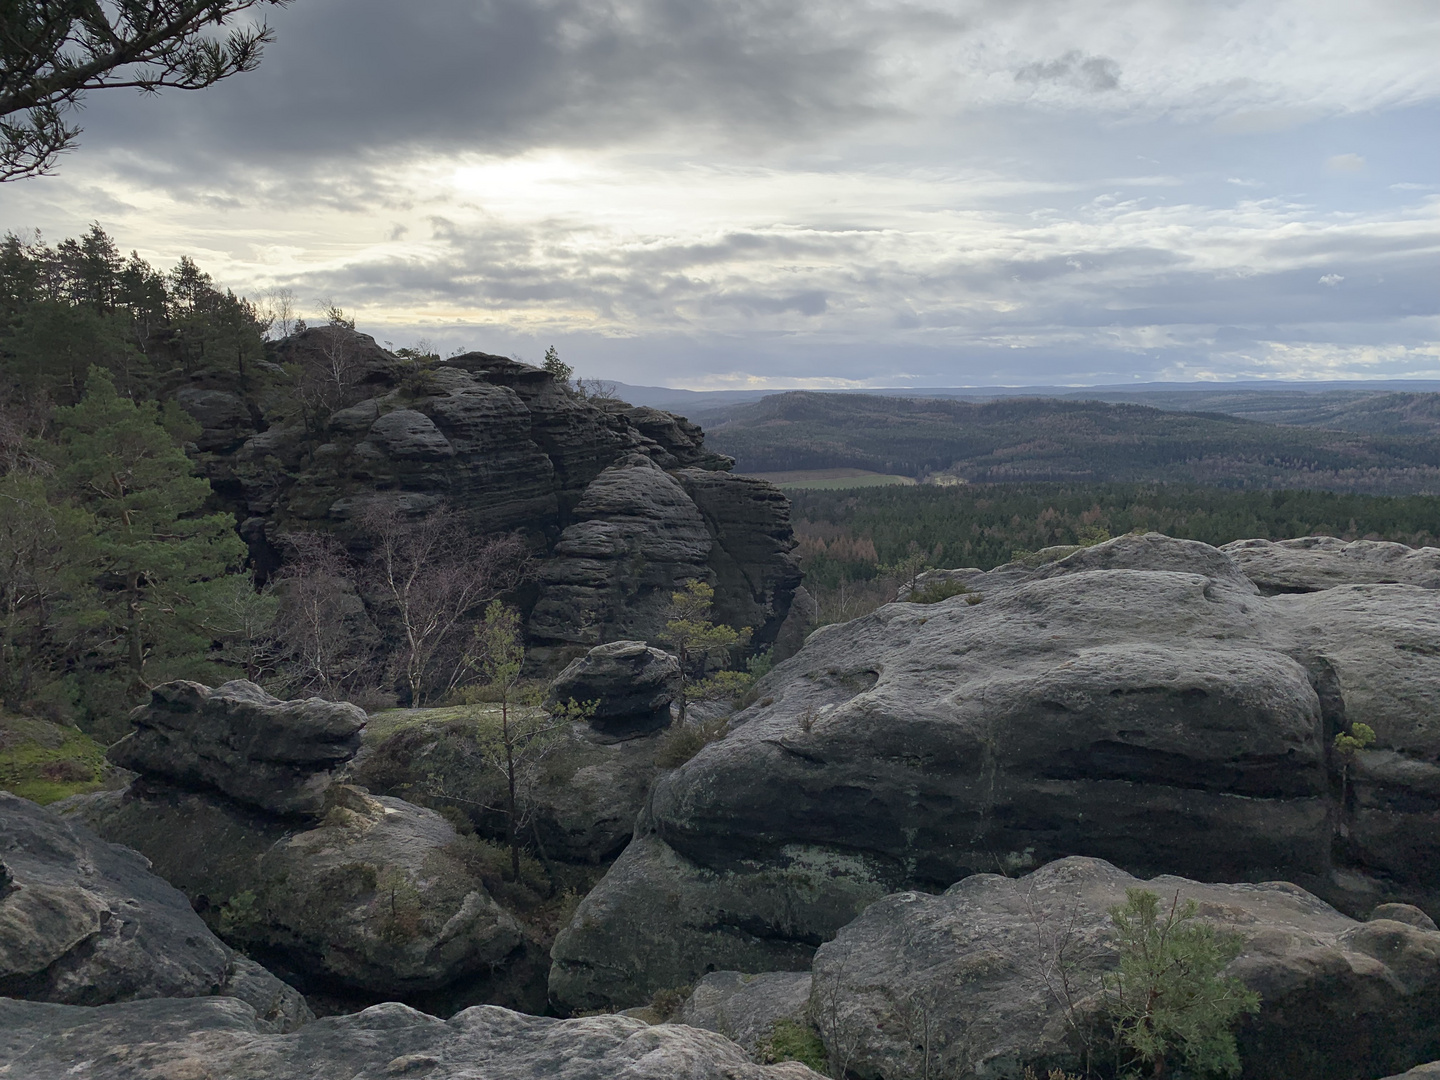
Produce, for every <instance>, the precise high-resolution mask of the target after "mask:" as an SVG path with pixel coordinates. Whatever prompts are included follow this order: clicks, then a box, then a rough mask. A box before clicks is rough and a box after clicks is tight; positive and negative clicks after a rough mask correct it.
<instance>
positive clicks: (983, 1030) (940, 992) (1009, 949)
mask: <svg viewBox="0 0 1440 1080" xmlns="http://www.w3.org/2000/svg"><path fill="white" fill-rule="evenodd" d="M1135 887H1143V888H1146V889H1149V890H1150V891H1152V892H1154V893H1156V894H1158V895H1160V896H1161V897H1163V898H1164V899H1165V902H1166V905H1167V907H1168V905H1169V903H1170V899H1171V897H1173V896H1175V895H1176V894H1177V893H1178V895H1179V897H1180V902H1181V903H1182V904H1183V903H1184V902H1185V901H1186V900H1192V899H1193V900H1195V901H1196V902H1197V904H1198V905H1199V916H1200V918H1201V920H1202V921H1204V922H1205V923H1208V924H1210V925H1212V926H1214V927H1216V928H1217V929H1220V930H1222V931H1225V932H1231V933H1235V934H1238V935H1240V937H1241V939H1242V940H1243V942H1244V945H1243V951H1242V952H1241V954H1240V956H1239V957H1238V958H1237V959H1236V960H1234V961H1233V962H1232V963H1231V964H1230V966H1229V968H1228V969H1227V972H1228V974H1230V975H1233V976H1235V977H1236V978H1239V979H1240V980H1241V981H1242V982H1244V983H1245V984H1246V985H1247V986H1248V987H1249V988H1250V989H1251V990H1254V991H1256V992H1257V993H1258V994H1259V996H1260V1002H1261V1007H1260V1011H1259V1013H1257V1014H1255V1015H1254V1016H1251V1017H1246V1018H1242V1020H1241V1021H1240V1023H1239V1025H1238V1028H1237V1039H1238V1042H1239V1048H1240V1059H1241V1062H1242V1065H1243V1073H1242V1074H1241V1075H1242V1076H1243V1077H1245V1078H1246V1080H1272V1078H1275V1077H1295V1078H1299V1077H1305V1078H1306V1080H1357V1078H1364V1077H1377V1076H1383V1075H1385V1074H1387V1073H1390V1072H1395V1071H1399V1070H1402V1069H1405V1068H1407V1067H1409V1066H1412V1065H1415V1064H1417V1063H1419V1062H1423V1061H1428V1060H1430V1059H1431V1058H1433V1057H1434V1056H1435V1055H1436V1054H1440V933H1437V932H1436V931H1434V930H1430V929H1421V928H1418V927H1415V926H1413V925H1411V924H1410V923H1406V922H1398V921H1395V920H1391V919H1383V918H1382V919H1378V920H1372V921H1370V922H1366V923H1360V922H1356V921H1354V920H1353V919H1348V918H1346V917H1345V916H1343V915H1341V914H1340V913H1339V912H1337V911H1335V910H1334V909H1333V908H1331V907H1330V906H1329V905H1327V904H1325V903H1323V902H1321V901H1320V900H1319V899H1317V898H1316V897H1314V896H1312V895H1310V894H1309V893H1306V892H1305V891H1304V890H1302V889H1299V888H1296V887H1295V886H1293V885H1288V884H1284V883H1274V882H1271V883H1267V884H1261V885H1215V884H1201V883H1199V882H1194V881H1189V880H1186V879H1184V878H1178V877H1157V878H1154V879H1152V880H1150V881H1148V882H1141V881H1139V880H1137V879H1136V878H1134V877H1131V876H1130V875H1129V874H1126V873H1124V872H1123V871H1120V870H1118V869H1116V868H1115V867H1114V866H1111V865H1110V864H1109V863H1106V862H1102V861H1100V860H1098V859H1085V858H1069V859H1062V860H1060V861H1058V862H1053V863H1050V864H1049V865H1047V866H1045V867H1042V868H1041V869H1039V870H1037V871H1035V872H1034V873H1031V874H1029V875H1027V876H1025V877H1022V878H1020V879H1018V880H1017V879H1013V878H1007V877H1002V876H1000V875H998V874H976V875H974V876H972V877H969V878H966V879H965V880H964V881H961V882H959V883H957V884H956V885H954V886H952V887H951V888H950V889H948V890H946V892H945V893H944V895H942V896H930V895H925V894H923V893H915V892H906V893H899V894H896V895H892V896H887V897H886V898H885V899H883V900H881V901H879V902H878V903H875V904H872V905H871V906H870V907H869V908H868V909H867V910H866V912H865V914H863V915H862V916H861V917H860V918H858V919H856V920H855V921H854V922H853V923H851V924H850V925H848V926H846V927H845V928H843V929H842V930H841V931H840V933H839V934H838V935H837V936H836V938H835V939H834V940H833V941H831V942H829V943H828V944H826V945H823V946H821V948H820V950H819V951H818V952H817V953H816V956H815V963H814V985H813V989H812V992H811V995H810V1007H811V1014H812V1015H813V1016H815V1017H816V1018H817V1019H818V1027H819V1030H820V1033H821V1036H822V1038H824V1039H825V1041H826V1043H827V1046H828V1047H829V1048H830V1050H831V1051H832V1053H834V1054H836V1055H837V1057H838V1058H839V1059H840V1060H847V1061H848V1065H849V1069H850V1070H851V1072H852V1073H853V1075H855V1076H857V1077H862V1078H866V1080H875V1078H879V1077H889V1076H918V1075H921V1070H920V1068H919V1065H920V1062H919V1055H922V1054H923V1055H926V1056H927V1057H928V1061H929V1067H930V1068H931V1069H932V1070H934V1071H935V1072H936V1073H938V1074H940V1075H966V1076H978V1077H986V1078H988V1077H1002V1076H1018V1075H1019V1073H1020V1069H1021V1067H1022V1066H1023V1065H1024V1064H1034V1065H1043V1066H1047V1067H1067V1068H1071V1069H1077V1068H1081V1067H1082V1060H1081V1051H1082V1047H1083V1043H1082V1042H1081V1041H1080V1039H1079V1038H1078V1037H1077V1029H1078V1031H1082V1032H1083V1031H1086V1030H1089V1029H1091V1028H1092V1027H1093V1026H1094V1025H1095V1024H1096V1017H1095V1013H1096V1011H1097V1008H1098V1007H1099V1003H1100V998H1101V993H1102V989H1101V985H1100V979H1101V974H1102V973H1103V972H1107V971H1110V970H1113V969H1114V967H1115V966H1116V965H1117V963H1118V956H1117V953H1116V950H1115V947H1114V943H1113V937H1112V934H1113V928H1112V925H1111V923H1110V919H1109V917H1108V914H1107V913H1108V911H1109V909H1110V908H1112V907H1114V906H1117V905H1123V904H1124V903H1125V900H1126V889H1127V888H1135Z"/></svg>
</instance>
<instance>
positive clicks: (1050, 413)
mask: <svg viewBox="0 0 1440 1080" xmlns="http://www.w3.org/2000/svg"><path fill="white" fill-rule="evenodd" d="M1412 407H1413V406H1412ZM697 419H698V420H699V421H700V422H701V423H703V424H704V425H705V427H706V430H707V432H708V439H709V442H710V444H711V445H712V446H714V447H715V448H716V449H717V450H720V451H722V452H724V453H727V454H730V455H732V456H733V457H735V459H736V461H737V467H738V468H739V469H740V470H742V471H746V472H782V471H788V470H799V469H825V468H837V467H851V468H860V469H872V470H874V471H876V472H882V473H897V474H900V475H904V476H914V477H920V478H923V477H925V476H927V475H930V474H934V473H948V474H951V475H953V476H955V477H957V478H960V479H963V480H967V481H970V482H972V483H1019V482H1026V481H1051V482H1090V483H1115V482H1122V483H1123V482H1132V483H1133V482H1145V481H1165V482H1170V483H1186V484H1195V485H1213V486H1218V487H1232V488H1318V489H1325V490H1332V491H1354V492H1369V493H1375V494H1425V493H1435V492H1440V440H1437V439H1435V438H1432V437H1425V436H1421V435H1380V434H1361V433H1356V432H1344V431H1332V430H1328V429H1323V428H1313V427H1288V426H1280V425H1275V424H1266V423H1261V422H1258V421H1252V420H1246V419H1242V418H1238V417H1234V416H1227V415H1222V414H1218V413H1185V412H1173V411H1161V410H1159V409H1154V408H1150V407H1147V406H1143V405H1129V404H1110V403H1105V402H1097V401H1061V400H1055V399H1049V398H1009V399H1002V400H1000V401H993V402H983V403H972V402H964V401H946V400H935V399H928V400H927V399H907V398H890V397H878V396H871V395H861V394H822V393H813V392H809V391H796V392H792V393H787V394H777V395H775V396H774V397H770V398H766V399H764V400H763V401H759V402H756V403H754V404H750V405H742V406H736V407H733V408H730V409H725V410H715V411H712V412H706V413H697Z"/></svg>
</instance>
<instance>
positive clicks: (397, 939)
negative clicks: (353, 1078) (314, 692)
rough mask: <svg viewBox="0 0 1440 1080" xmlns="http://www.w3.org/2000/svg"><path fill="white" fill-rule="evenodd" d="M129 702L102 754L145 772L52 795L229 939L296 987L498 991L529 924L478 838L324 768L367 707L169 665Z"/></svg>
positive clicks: (348, 750) (374, 993)
mask: <svg viewBox="0 0 1440 1080" xmlns="http://www.w3.org/2000/svg"><path fill="white" fill-rule="evenodd" d="M187 710H188V711H187ZM187 718H188V719H187ZM134 719H135V721H136V723H137V724H138V725H140V727H139V730H137V731H136V732H135V733H133V734H132V735H131V736H128V737H127V738H126V739H125V740H122V741H121V742H120V743H117V744H116V748H115V749H114V750H112V754H113V756H114V757H115V758H116V759H117V760H118V761H119V762H121V763H123V764H124V765H125V767H127V768H133V769H136V770H137V771H139V772H140V773H141V777H140V779H139V780H137V781H135V782H134V783H132V784H131V785H130V787H129V788H127V789H126V790H124V791H115V792H99V793H96V794H93V795H81V796H75V797H73V798H71V799H68V800H65V801H64V802H62V803H61V804H57V805H58V806H59V808H60V809H61V810H62V811H63V812H64V813H65V814H67V815H70V816H72V817H75V818H80V819H83V820H84V821H85V822H86V823H87V824H89V825H90V826H91V827H92V828H94V829H95V830H96V831H97V832H99V833H100V834H101V835H102V836H104V837H105V838H106V839H107V840H111V841H113V842H115V843H123V844H126V845H128V846H130V847H133V848H135V849H136V850H138V851H140V852H141V853H142V854H144V855H145V856H146V857H147V858H148V859H149V860H150V861H151V863H152V864H153V865H154V868H155V871H156V872H157V873H159V874H160V875H161V876H162V877H164V878H165V879H166V880H167V881H169V882H170V883H172V884H173V885H175V886H177V887H178V888H179V889H181V890H182V891H183V892H184V893H185V894H186V895H187V896H189V897H190V898H191V899H192V901H193V902H194V903H195V905H196V907H198V908H200V909H202V910H203V911H204V912H205V913H206V915H207V917H208V918H210V919H211V920H212V922H213V924H214V925H215V927H216V928H217V929H218V930H219V931H220V932H222V933H223V934H224V935H225V936H226V937H227V938H228V939H229V940H230V941H232V942H234V943H235V944H237V945H240V946H242V947H244V948H245V949H246V951H247V952H251V953H253V954H254V955H257V956H260V957H262V958H264V959H265V960H266V962H267V963H271V964H273V965H274V966H275V967H276V968H277V969H278V970H282V971H284V972H285V973H286V974H287V977H293V979H294V981H295V982H296V983H297V985H300V986H301V987H302V988H303V989H305V990H306V991H307V992H315V991H321V992H327V993H330V992H333V993H339V994H341V995H345V994H349V995H352V996H359V997H361V998H362V999H363V998H364V997H366V996H369V997H370V999H371V1000H374V998H375V997H393V996H410V997H415V996H417V995H419V996H424V995H427V994H430V995H439V996H438V997H437V998H436V1000H441V999H443V998H444V995H445V994H446V993H447V992H450V991H455V992H460V993H462V994H464V993H471V994H473V995H474V996H472V997H471V998H470V1000H472V1001H473V1000H475V998H476V997H483V996H485V995H486V994H488V993H490V992H492V991H493V992H494V993H496V994H497V995H500V994H503V993H505V992H506V991H505V990H504V989H502V988H500V987H499V985H498V984H499V983H500V982H503V975H497V972H498V971H499V970H500V969H502V968H504V966H505V965H506V963H507V962H508V961H509V960H511V959H512V958H514V957H515V956H516V955H517V954H519V953H521V952H523V949H524V946H525V939H524V935H523V933H522V931H521V929H520V927H519V925H518V924H517V923H516V921H515V919H514V918H513V917H512V916H511V915H510V914H509V913H508V912H506V911H505V910H504V909H502V908H501V907H500V906H499V905H498V904H497V903H496V902H495V901H494V899H492V898H491V896H490V894H489V893H488V892H487V891H486V888H485V886H484V884H483V882H482V880H481V877H480V869H479V866H478V865H477V858H478V856H477V853H475V852H474V851H472V850H471V846H470V845H471V844H473V842H467V841H465V840H464V839H463V838H462V837H460V836H459V835H457V834H456V832H455V830H454V828H453V826H452V825H451V824H450V823H449V822H448V821H446V820H445V819H444V818H442V817H441V816H440V815H439V814H437V813H435V812H434V811H433V810H427V809H424V808H422V807H419V806H414V805H412V804H410V803H407V802H403V801H402V800H399V799H389V798H378V799H377V798H372V797H370V796H369V795H367V794H366V793H365V792H363V791H361V790H359V789H358V788H354V787H351V786H349V785H347V784H341V783H338V782H337V781H336V780H335V777H334V775H333V774H334V770H335V769H336V768H338V767H339V766H342V765H344V764H345V763H346V762H347V760H348V759H349V757H350V756H351V755H352V754H354V752H355V750H356V749H357V748H358V745H359V732H360V728H361V727H362V726H363V724H364V720H365V714H364V713H363V712H361V711H360V710H358V709H356V708H355V707H354V706H350V705H336V704H333V703H329V702H323V701H308V702H281V701H276V700H274V699H272V698H268V696H267V695H265V694H264V693H263V692H262V691H260V689H259V688H258V687H256V686H254V685H252V684H250V683H243V682H242V683H227V684H226V685H225V686H223V687H220V688H219V689H217V690H214V691H210V690H207V689H206V688H205V687H202V686H198V685H197V684H194V683H168V684H166V685H164V686H162V687H158V688H157V689H156V690H155V691H153V692H152V700H151V702H150V704H149V705H147V706H144V707H142V708H140V709H137V710H136V712H135V714H134ZM152 735H153V737H154V738H153V741H147V740H148V739H149V737H150V736H152ZM137 743H138V744H139V748H138V749H137V748H136V744H137ZM127 747H128V749H127ZM216 747H219V748H220V750H216V749H215V748H216ZM222 751H223V752H222ZM277 758H284V759H285V760H286V762H287V764H286V765H285V768H284V769H281V770H279V771H277V769H276V768H275V762H276V759H277ZM296 761H300V762H305V763H307V764H309V765H311V766H319V769H318V771H313V772H312V771H303V770H301V771H299V772H298V773H296V772H294V771H291V766H292V765H293V763H294V762H296ZM277 776H279V777H280V779H281V780H283V781H285V783H281V782H277V780H276V777H277ZM247 777H252V778H253V779H252V780H251V781H250V783H249V784H247V782H246V778H247ZM287 783H288V785H289V786H286V785H287ZM282 811H283V812H282Z"/></svg>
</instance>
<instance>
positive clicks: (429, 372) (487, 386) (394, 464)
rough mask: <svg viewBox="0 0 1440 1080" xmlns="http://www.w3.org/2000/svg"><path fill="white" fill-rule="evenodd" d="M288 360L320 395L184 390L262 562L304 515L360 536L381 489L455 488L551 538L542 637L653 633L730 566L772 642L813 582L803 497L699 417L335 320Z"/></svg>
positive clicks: (720, 589)
mask: <svg viewBox="0 0 1440 1080" xmlns="http://www.w3.org/2000/svg"><path fill="white" fill-rule="evenodd" d="M275 359H276V360H277V361H279V362H280V363H281V364H282V365H286V366H287V368H288V370H292V371H296V370H303V371H307V372H309V373H310V374H309V376H307V378H309V379H310V380H311V381H312V382H315V380H316V379H317V378H318V382H316V385H315V387H313V388H312V390H311V391H310V392H309V396H306V394H305V393H297V392H296V389H295V388H294V387H291V388H290V389H289V390H285V391H279V390H276V391H269V392H267V393H265V394H260V395H258V396H257V397H254V398H247V397H246V396H245V395H243V394H239V393H237V392H236V391H235V389H234V388H219V387H208V386H206V387H202V386H196V387H187V388H185V389H184V390H183V391H181V392H180V394H179V398H178V400H179V401H180V404H181V405H182V406H183V407H184V408H185V409H186V410H187V411H189V412H190V414H191V415H192V416H194V417H195V418H196V419H197V420H198V421H199V422H200V423H201V426H202V428H203V432H202V435H201V437H200V439H199V440H198V442H197V446H198V447H199V450H200V465H201V468H202V470H203V471H204V472H205V474H206V475H207V476H209V478H210V479H211V481H212V483H213V484H214V485H215V488H216V491H217V493H218V494H220V495H221V497H222V498H223V499H225V500H227V501H228V502H229V503H231V504H232V505H233V507H234V509H235V510H236V513H237V516H238V517H239V518H240V520H241V522H242V525H241V535H242V536H243V537H244V538H245V539H246V541H247V542H248V543H249V544H250V545H251V549H252V554H254V556H255V557H256V560H257V564H259V565H261V566H267V567H268V566H273V565H274V564H275V560H276V559H277V558H278V551H277V547H278V545H279V543H280V540H281V538H282V537H283V535H284V534H285V533H287V532H291V531H297V530H314V529H321V530H328V531H333V532H335V533H337V534H338V535H339V536H341V537H342V538H343V539H345V540H346V541H347V542H348V543H351V545H352V546H353V547H355V548H356V549H357V550H359V549H360V548H363V538H362V537H360V536H359V535H358V531H357V528H356V525H357V522H358V519H359V517H360V515H361V514H362V513H363V511H364V510H365V509H366V507H367V506H368V505H370V504H372V503H375V502H377V501H379V502H382V503H385V504H389V505H394V506H396V507H398V508H399V509H401V510H402V511H403V512H405V513H407V514H420V513H424V512H425V511H427V510H430V509H433V508H435V507H437V506H439V505H441V504H442V503H443V504H445V505H447V506H449V507H450V508H451V509H453V510H455V511H458V512H459V513H460V514H461V515H462V517H463V519H464V521H465V523H466V524H467V526H468V527H469V528H471V529H472V530H474V531H475V532H477V533H480V534H493V533H501V532H508V531H512V530H520V531H522V532H524V533H525V534H527V535H528V536H529V537H530V538H531V539H532V541H533V542H534V544H535V547H536V550H537V552H543V553H544V555H545V557H546V558H545V566H544V571H543V581H544V587H543V589H542V595H541V597H540V606H539V608H538V609H537V613H536V618H535V621H534V624H533V626H532V628H531V637H532V640H534V641H536V642H537V643H547V642H548V643H551V644H558V645H561V646H564V645H573V644H575V643H582V644H596V643H598V642H601V641H609V640H616V639H620V638H627V637H650V636H653V635H652V631H653V630H654V629H655V628H656V612H657V611H658V609H659V608H660V607H663V605H664V603H665V602H666V601H667V600H668V594H669V591H670V590H671V589H673V588H674V587H675V586H676V585H677V584H678V583H681V582H683V581H684V580H685V579H686V578H687V577H700V578H704V579H705V580H707V581H713V582H714V583H715V584H716V587H717V611H718V614H719V616H720V618H721V619H722V621H725V622H729V623H731V624H733V625H737V626H750V627H752V628H753V629H754V630H755V631H756V640H757V642H759V643H760V644H762V645H763V644H768V643H769V641H770V640H771V639H772V638H773V637H774V635H775V633H776V632H777V631H778V629H779V626H780V623H781V622H782V621H783V620H784V618H785V614H786V612H787V610H788V608H789V603H790V594H791V592H793V590H794V588H795V586H796V585H797V584H798V583H799V572H798V570H797V567H796V560H795V559H794V557H793V556H792V555H791V548H793V546H794V541H793V538H792V537H791V535H790V525H789V508H788V504H787V503H786V501H785V499H784V497H783V495H781V494H780V492H779V491H778V490H777V489H775V488H774V487H772V486H771V485H769V484H766V483H764V482H762V481H757V480H752V479H748V478H744V477H735V476H731V475H730V474H729V473H728V471H726V470H728V469H729V468H730V467H731V465H733V462H732V461H731V459H729V458H727V457H724V456H723V455H720V454H715V453H712V452H711V451H708V450H706V449H705V446H704V442H703V434H702V432H701V431H700V429H699V428H698V427H696V426H695V425H694V424H691V423H690V422H689V421H687V420H685V419H684V418H683V417H677V416H672V415H670V414H669V413H664V412H660V411H658V410H656V409H648V408H633V407H631V406H629V405H627V404H625V403H624V402H619V401H592V400H589V399H587V398H585V397H583V396H581V395H578V394H576V393H575V392H573V391H571V390H570V389H569V388H568V387H565V386H563V385H560V384H557V383H556V382H555V380H554V378H553V377H552V376H551V375H550V373H549V372H546V371H544V370H542V369H540V368H536V367H531V366H530V365H528V364H522V363H518V362H516V361H514V360H510V359H508V358H506V357H500V356H491V355H488V354H486V353H469V354H466V355H464V356H458V357H452V358H450V359H448V360H446V361H445V362H444V363H442V364H439V365H435V366H430V367H416V366H415V365H413V364H411V363H410V362H409V361H407V360H405V359H403V358H401V357H397V356H395V355H393V354H391V353H388V352H386V351H385V350H384V349H382V348H380V347H379V346H378V345H376V344H375V341H374V340H373V339H372V338H369V337H366V336H365V335H363V334H356V333H354V332H351V331H346V330H344V329H342V328H336V327H320V328H315V329H311V330H308V331H305V332H302V333H300V334H297V335H294V336H292V337H290V338H287V339H286V340H285V341H284V342H282V343H281V344H280V345H279V347H278V351H277V354H276V356H275ZM275 370H277V371H278V370H280V369H279V368H276V369H275ZM320 376H325V377H324V378H320ZM672 474H673V475H672ZM552 549H553V551H552Z"/></svg>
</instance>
